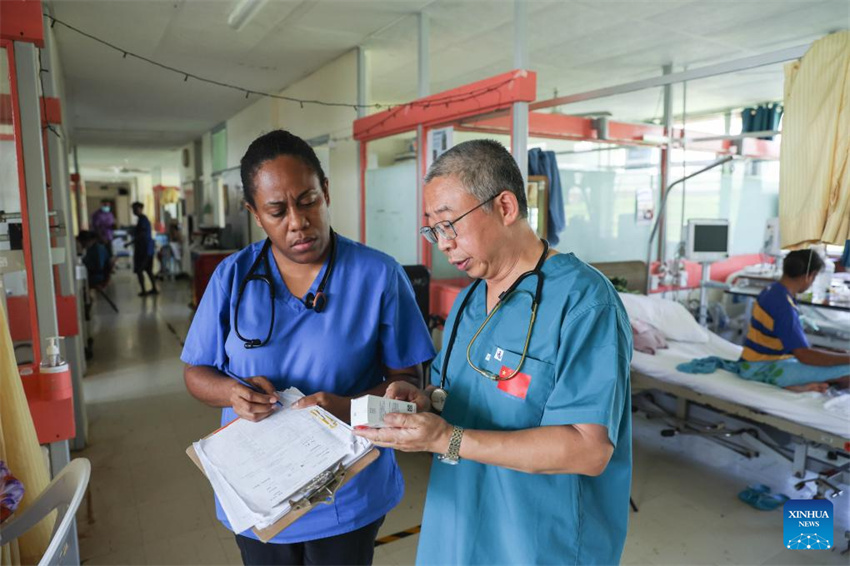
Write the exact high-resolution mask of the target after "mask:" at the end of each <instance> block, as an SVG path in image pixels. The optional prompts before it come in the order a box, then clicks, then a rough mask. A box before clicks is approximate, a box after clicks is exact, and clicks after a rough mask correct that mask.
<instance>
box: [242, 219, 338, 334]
mask: <svg viewBox="0 0 850 566" xmlns="http://www.w3.org/2000/svg"><path fill="white" fill-rule="evenodd" d="M336 238H337V236H336V233H335V232H334V231H333V229H331V250H330V259H328V268H327V269H326V270H325V274H324V276H322V280H321V281H320V282H319V287H318V288H317V289H316V294H315V295H314V294H313V293H307V296H306V297H304V306H305V307H307V309H308V310H312V311H314V312H317V313H320V312H322V311H323V310H325V307H326V306H327V304H328V298H327V295H325V287H326V286H327V284H328V279H330V276H331V272H332V271H333V268H334V262H335V261H336ZM271 245H272V242H271V240H270V239H269V238H266V241H265V242H264V243H263V248H262V249H261V250H260V255H258V256H257V259H255V260H254V263H253V264H251V268H250V269H249V270H248V273H247V274H245V277H244V278H243V279H242V282H241V283H239V291H238V293H237V295H236V308H235V311H234V313H233V330H234V332H236V336H237V337H238V338H239V339H240V340H242V342H243V345H244V346H245V348H246V349H247V350H251V349H253V348H259V347H260V346H265V345H266V344H268V343H269V341H270V340H271V338H272V332H273V331H274V306H275V305H274V304H275V300H274V299H275V293H274V281H273V279H272V270H271V263H270V262H269V248H271ZM260 264H262V265H263V271H264V272H265V273H257V270H258V269H259V267H260ZM251 281H259V282H261V283H265V285H266V286H267V287H268V288H269V302H270V304H271V310H270V313H271V314H270V317H271V319H270V320H269V331H268V333H267V334H266V337H265V338H264V339H262V340H260V339H259V338H246V337H244V336H242V333H240V332H239V306H240V305H241V304H242V295H243V294H244V293H245V288H246V287H247V286H248V283H250V282H251Z"/></svg>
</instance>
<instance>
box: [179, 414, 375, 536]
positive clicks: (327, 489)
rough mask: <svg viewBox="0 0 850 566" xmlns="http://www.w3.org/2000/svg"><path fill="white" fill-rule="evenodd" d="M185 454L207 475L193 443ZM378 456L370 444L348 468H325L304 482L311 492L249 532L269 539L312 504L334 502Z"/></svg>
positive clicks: (311, 506) (301, 514) (307, 509)
mask: <svg viewBox="0 0 850 566" xmlns="http://www.w3.org/2000/svg"><path fill="white" fill-rule="evenodd" d="M225 426H226V425H225ZM219 430H221V429H219ZM216 432H218V430H216V431H215V432H212V433H210V434H208V435H207V436H205V437H204V438H209V437H210V436H212V435H213V434H215V433H216ZM186 455H187V456H189V459H190V460H192V462H194V463H195V465H196V466H198V469H199V470H201V473H202V474H204V477H206V473H204V467H203V466H202V465H201V461H200V459H199V458H198V455H197V453H196V452H195V447H194V446H192V445H190V446H189V447H188V448H186ZM380 455H381V453H380V451H379V450H378V449H377V448H374V447H373V448H372V449H371V450H369V452H367V453H366V454H364V455H363V457H361V458H360V459H359V460H357V461H356V462H354V464H352V465H351V467H350V468H344V467H343V466H342V464H339V465H338V467H337V468H336V469H335V470H333V471H331V470H327V471H325V472H322V473H321V474H319V475H318V476H316V477H315V478H313V481H312V482H311V483H310V484H308V485H307V488H306V491H308V492H309V493H310V495H308V496H307V497H304V498H302V499H300V500H298V501H290V506H291V507H292V509H291V510H290V511H289V513H287V514H286V515H284V516H283V517H281V518H280V519H278V520H277V521H276V522H275V523H272V524H271V525H269V526H268V527H266V528H264V529H258V528H256V527H252V528H251V531H252V532H253V533H254V534H255V535H257V538H259V539H260V540H261V541H262V542H269V541H270V540H271V539H273V538H274V537H276V536H277V535H278V533H280V532H281V531H282V530H283V529H285V528H286V527H288V526H289V525H291V524H292V523H294V522H295V521H297V520H298V519H300V518H301V517H303V516H304V515H305V514H306V513H307V512H308V511H310V510H311V509H313V508H314V507H316V506H318V505H322V504H326V503H327V504H330V503H333V501H334V497H335V496H336V492H337V491H339V488H341V487H342V486H344V485H345V484H346V483H348V482H349V481H350V480H351V478H353V477H354V476H356V475H357V474H359V473H360V472H362V471H363V469H365V468H366V466H368V465H369V464H371V463H372V462H374V461H375V460H377V459H378V457H379V456H380Z"/></svg>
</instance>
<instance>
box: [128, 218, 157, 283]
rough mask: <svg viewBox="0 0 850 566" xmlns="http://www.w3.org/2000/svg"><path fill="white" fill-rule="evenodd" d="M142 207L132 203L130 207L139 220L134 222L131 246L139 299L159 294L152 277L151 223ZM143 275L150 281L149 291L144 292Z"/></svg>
mask: <svg viewBox="0 0 850 566" xmlns="http://www.w3.org/2000/svg"><path fill="white" fill-rule="evenodd" d="M144 207H145V205H143V204H142V203H140V202H134V203H133V205H132V208H133V214H134V215H135V216H136V218H138V219H139V220H138V222H136V228H135V230H134V232H133V240H132V242H131V244H132V246H133V271H134V272H135V274H136V277H138V278H139V286H140V287H141V288H142V290H141V292H140V293H139V296H140V297H144V296H145V295H156V294H158V293H159V291H157V290H156V280H155V279H154V277H153V255H154V245H153V236H151V221H150V220H148V217H147V216H145V215H144V214H143V213H142V209H144ZM145 273H147V274H148V279H150V281H151V289H150V291H146V290H145V276H144V274H145Z"/></svg>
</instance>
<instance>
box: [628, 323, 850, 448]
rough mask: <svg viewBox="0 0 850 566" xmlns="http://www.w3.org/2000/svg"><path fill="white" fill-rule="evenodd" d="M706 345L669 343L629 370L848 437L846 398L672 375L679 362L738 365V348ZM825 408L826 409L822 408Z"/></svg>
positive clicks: (718, 376)
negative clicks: (703, 360)
mask: <svg viewBox="0 0 850 566" xmlns="http://www.w3.org/2000/svg"><path fill="white" fill-rule="evenodd" d="M708 334H709V336H710V338H709V341H708V343H706V344H695V343H691V342H669V344H670V348H669V349H665V350H658V351H657V352H656V354H655V355H654V356H652V355H649V354H643V353H641V352H635V353H634V356H633V358H632V368H634V369H635V370H637V371H639V372H640V373H643V374H645V375H648V376H650V377H654V378H656V379H659V380H661V381H664V382H667V383H672V384H676V385H681V386H684V387H687V388H688V389H692V390H694V391H697V392H699V393H702V394H704V395H710V396H712V397H718V398H720V399H723V400H726V401H729V402H732V403H737V404H739V405H743V406H745V407H749V408H752V409H757V410H759V411H762V412H764V413H768V414H771V415H776V416H778V417H782V418H784V419H787V420H790V421H793V422H796V423H798V424H801V425H806V426H809V427H812V428H816V429H819V430H823V431H827V432H830V433H832V434H836V435H839V436H841V437H842V438H850V414H848V406H850V395H847V394H845V395H842V397H841V398H840V399H830V397H828V396H827V395H825V394H823V393H814V392H812V393H794V392H791V391H787V390H785V389H782V388H780V387H776V386H774V385H767V384H765V383H758V382H754V381H747V380H745V379H741V378H740V377H738V376H737V375H735V374H733V373H729V372H728V371H725V370H717V371H715V372H714V373H709V374H690V373H683V372H680V371H678V370H676V366H677V365H679V364H680V363H682V362H688V361H690V360H693V359H695V358H704V357H706V356H719V357H721V358H725V359H727V360H737V359H738V358H739V357H740V355H741V347H740V346H736V345H735V344H732V343H731V342H727V341H726V340H724V339H723V338H720V337H719V336H717V335H716V334H714V333H711V332H709V333H708ZM826 403H828V405H827V406H826V407H824V404H826Z"/></svg>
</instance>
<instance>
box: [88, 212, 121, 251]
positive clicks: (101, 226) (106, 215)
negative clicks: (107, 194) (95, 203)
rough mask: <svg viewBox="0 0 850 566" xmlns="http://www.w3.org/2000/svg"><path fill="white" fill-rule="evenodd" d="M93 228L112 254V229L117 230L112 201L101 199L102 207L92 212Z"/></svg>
mask: <svg viewBox="0 0 850 566" xmlns="http://www.w3.org/2000/svg"><path fill="white" fill-rule="evenodd" d="M91 229H92V231H93V232H94V233H95V234H96V235H97V237H98V238H100V241H101V242H102V243H103V244H104V245H105V246H106V248H107V250H109V252H110V254H111V253H112V231H113V230H115V215H114V214H112V203H110V202H109V201H108V200H107V199H103V200H102V201H100V208H98V209H97V210H96V211H95V213H94V214H92V217H91Z"/></svg>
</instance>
